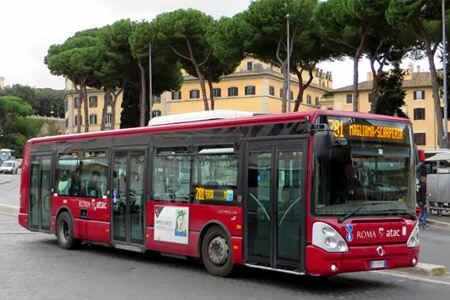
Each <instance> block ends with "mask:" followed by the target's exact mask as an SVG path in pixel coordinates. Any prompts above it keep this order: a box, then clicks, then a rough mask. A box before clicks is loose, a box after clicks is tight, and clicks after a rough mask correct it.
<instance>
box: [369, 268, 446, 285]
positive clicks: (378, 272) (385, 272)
mask: <svg viewBox="0 0 450 300" xmlns="http://www.w3.org/2000/svg"><path fill="white" fill-rule="evenodd" d="M373 273H377V274H379V275H391V276H396V277H400V278H405V279H411V280H417V281H424V282H428V283H435V284H443V285H449V286H450V282H447V281H440V280H435V279H429V278H423V277H418V276H413V275H407V274H400V273H394V272H392V271H373Z"/></svg>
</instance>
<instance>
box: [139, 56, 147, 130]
mask: <svg viewBox="0 0 450 300" xmlns="http://www.w3.org/2000/svg"><path fill="white" fill-rule="evenodd" d="M138 65H139V71H140V73H141V74H140V75H141V92H140V93H139V96H140V97H139V110H140V114H139V116H140V117H139V125H140V126H141V127H144V126H145V102H146V101H145V99H146V84H145V68H144V66H143V65H142V63H141V61H140V60H138Z"/></svg>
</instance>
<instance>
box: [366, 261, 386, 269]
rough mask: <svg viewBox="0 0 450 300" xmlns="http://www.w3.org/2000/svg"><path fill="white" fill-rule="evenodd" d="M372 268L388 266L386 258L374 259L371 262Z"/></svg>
mask: <svg viewBox="0 0 450 300" xmlns="http://www.w3.org/2000/svg"><path fill="white" fill-rule="evenodd" d="M370 268H372V269H376V268H386V261H385V260H372V261H371V262H370Z"/></svg>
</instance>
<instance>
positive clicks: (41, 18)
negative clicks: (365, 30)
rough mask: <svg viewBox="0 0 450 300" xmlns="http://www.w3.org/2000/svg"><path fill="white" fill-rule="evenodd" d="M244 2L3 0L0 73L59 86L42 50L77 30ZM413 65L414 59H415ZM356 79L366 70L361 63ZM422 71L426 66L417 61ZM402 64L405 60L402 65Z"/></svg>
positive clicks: (336, 67)
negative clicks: (188, 9) (174, 11)
mask: <svg viewBox="0 0 450 300" xmlns="http://www.w3.org/2000/svg"><path fill="white" fill-rule="evenodd" d="M250 2H251V1H250V0H226V1H211V0H189V1H188V0H162V1H155V0H127V1H124V0H77V1H64V0H3V1H1V3H0V30H1V35H0V76H2V77H4V78H5V85H13V84H16V83H19V84H22V85H29V86H31V87H36V88H46V87H49V88H53V89H64V79H63V78H62V77H58V76H53V75H51V74H50V71H49V70H48V68H47V66H46V65H45V64H44V57H45V56H46V55H47V51H48V48H49V47H50V46H51V45H53V44H62V43H64V41H65V40H66V39H67V38H68V37H70V36H72V35H74V34H75V32H77V31H81V30H85V29H88V28H94V27H103V26H105V25H109V24H112V23H114V22H115V21H117V20H120V19H127V18H129V19H131V20H137V21H140V20H143V19H145V20H148V21H151V20H152V19H154V18H155V17H156V16H157V15H158V14H160V13H162V12H169V11H173V10H176V9H178V8H194V9H198V10H201V11H203V12H205V13H206V14H209V15H211V16H213V17H214V18H216V19H218V18H220V17H221V16H230V17H231V16H233V15H234V14H236V13H238V12H241V11H243V10H245V9H247V7H248V5H249V4H250ZM416 64H417V63H416ZM360 65H361V67H360V75H359V79H360V81H364V80H366V76H367V72H368V71H369V70H370V68H369V65H368V63H367V61H362V62H361V64H360ZM420 65H421V68H422V70H423V71H427V70H428V69H429V68H428V67H427V65H426V64H425V63H423V62H421V63H420ZM402 66H403V67H406V66H407V63H405V64H404V65H402ZM319 67H320V68H322V69H323V71H325V72H326V71H331V72H332V74H333V87H334V88H339V87H342V86H347V85H351V84H352V72H353V71H352V70H353V65H352V62H351V61H350V60H347V61H346V62H333V63H322V64H320V65H319Z"/></svg>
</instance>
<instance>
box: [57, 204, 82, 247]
mask: <svg viewBox="0 0 450 300" xmlns="http://www.w3.org/2000/svg"><path fill="white" fill-rule="evenodd" d="M56 237H57V239H58V244H59V246H60V247H61V248H63V249H75V248H76V247H77V246H78V245H79V244H80V240H79V239H76V238H75V235H74V230H73V221H72V218H71V217H70V215H69V213H68V212H63V213H61V214H60V215H59V216H58V219H57V220H56Z"/></svg>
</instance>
